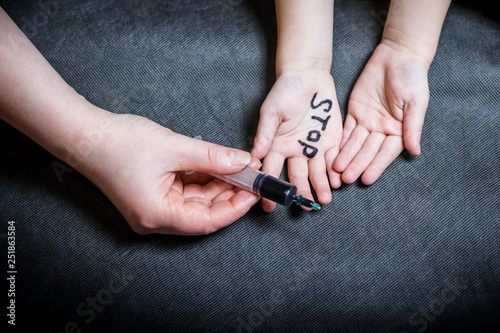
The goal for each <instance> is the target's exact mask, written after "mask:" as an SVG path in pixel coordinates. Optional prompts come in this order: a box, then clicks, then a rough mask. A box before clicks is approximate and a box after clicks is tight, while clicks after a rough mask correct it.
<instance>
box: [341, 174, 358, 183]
mask: <svg viewBox="0 0 500 333" xmlns="http://www.w3.org/2000/svg"><path fill="white" fill-rule="evenodd" d="M356 179H357V178H354V177H353V175H352V174H351V173H350V172H344V173H342V181H343V182H344V183H346V184H352V183H354V182H355V181H356Z"/></svg>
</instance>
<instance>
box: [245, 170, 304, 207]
mask: <svg viewBox="0 0 500 333" xmlns="http://www.w3.org/2000/svg"><path fill="white" fill-rule="evenodd" d="M254 191H255V192H256V193H258V194H259V195H260V196H261V197H263V198H266V199H269V200H271V201H274V202H276V203H279V204H281V205H283V206H286V207H290V206H291V205H292V203H293V202H294V198H295V195H296V194H297V186H295V185H292V184H290V183H287V182H285V181H283V180H281V179H278V178H275V177H273V176H269V175H264V174H262V175H259V176H258V177H257V178H256V179H255V182H254Z"/></svg>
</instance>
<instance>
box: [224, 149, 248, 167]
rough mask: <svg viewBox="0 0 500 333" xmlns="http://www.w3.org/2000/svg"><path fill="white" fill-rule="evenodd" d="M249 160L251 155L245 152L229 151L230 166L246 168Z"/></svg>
mask: <svg viewBox="0 0 500 333" xmlns="http://www.w3.org/2000/svg"><path fill="white" fill-rule="evenodd" d="M251 159H252V155H250V153H247V152H246V151H241V150H231V153H230V154H229V160H230V161H231V164H232V165H234V166H237V167H242V166H247V165H248V163H250V160H251Z"/></svg>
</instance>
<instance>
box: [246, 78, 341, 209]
mask: <svg viewBox="0 0 500 333" xmlns="http://www.w3.org/2000/svg"><path fill="white" fill-rule="evenodd" d="M341 135H342V120H341V117H340V110H339V107H338V103H337V98H336V94H335V86H334V82H333V78H332V76H331V75H330V73H329V71H325V70H297V71H285V72H283V73H281V75H280V76H279V77H278V79H277V81H276V83H275V84H274V86H273V88H272V89H271V91H270V93H269V94H268V96H267V98H266V100H265V101H264V103H263V105H262V108H261V116H260V122H259V126H258V129H257V135H256V138H255V143H254V147H253V149H252V155H253V156H254V157H257V158H259V159H262V158H264V157H265V158H264V162H263V167H262V170H263V171H264V172H266V173H268V174H271V175H273V176H275V177H279V175H280V173H281V170H282V168H283V163H284V161H285V159H287V161H288V177H289V179H290V182H291V183H293V184H294V185H296V186H297V188H298V194H302V195H303V196H304V197H307V198H309V199H312V194H311V190H310V186H309V181H308V179H310V181H311V183H312V185H313V187H314V189H315V191H316V194H317V197H318V200H319V201H320V202H321V203H328V202H330V200H331V191H330V186H329V182H328V177H327V173H328V176H329V178H330V184H331V185H332V187H334V188H338V187H339V186H340V185H341V181H340V174H338V173H337V172H335V171H334V170H333V168H332V164H333V161H334V159H335V157H336V156H337V153H338V150H339V144H340V139H341ZM274 207H275V204H274V203H273V202H271V201H269V200H265V199H263V208H264V210H266V211H272V210H273V209H274Z"/></svg>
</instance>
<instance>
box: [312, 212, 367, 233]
mask: <svg viewBox="0 0 500 333" xmlns="http://www.w3.org/2000/svg"><path fill="white" fill-rule="evenodd" d="M321 210H324V211H325V212H327V213H330V214H332V215H335V216H337V217H340V218H341V219H344V220H346V221H349V222H351V223H354V224H357V225H359V226H360V227H363V228H365V229H368V228H367V227H366V226H365V225H362V224H361V223H358V222H356V221H353V220H349V219H347V218H345V217H343V216H342V215H339V214H336V213H334V212H332V211H329V210H328V209H324V208H323V207H321Z"/></svg>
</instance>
